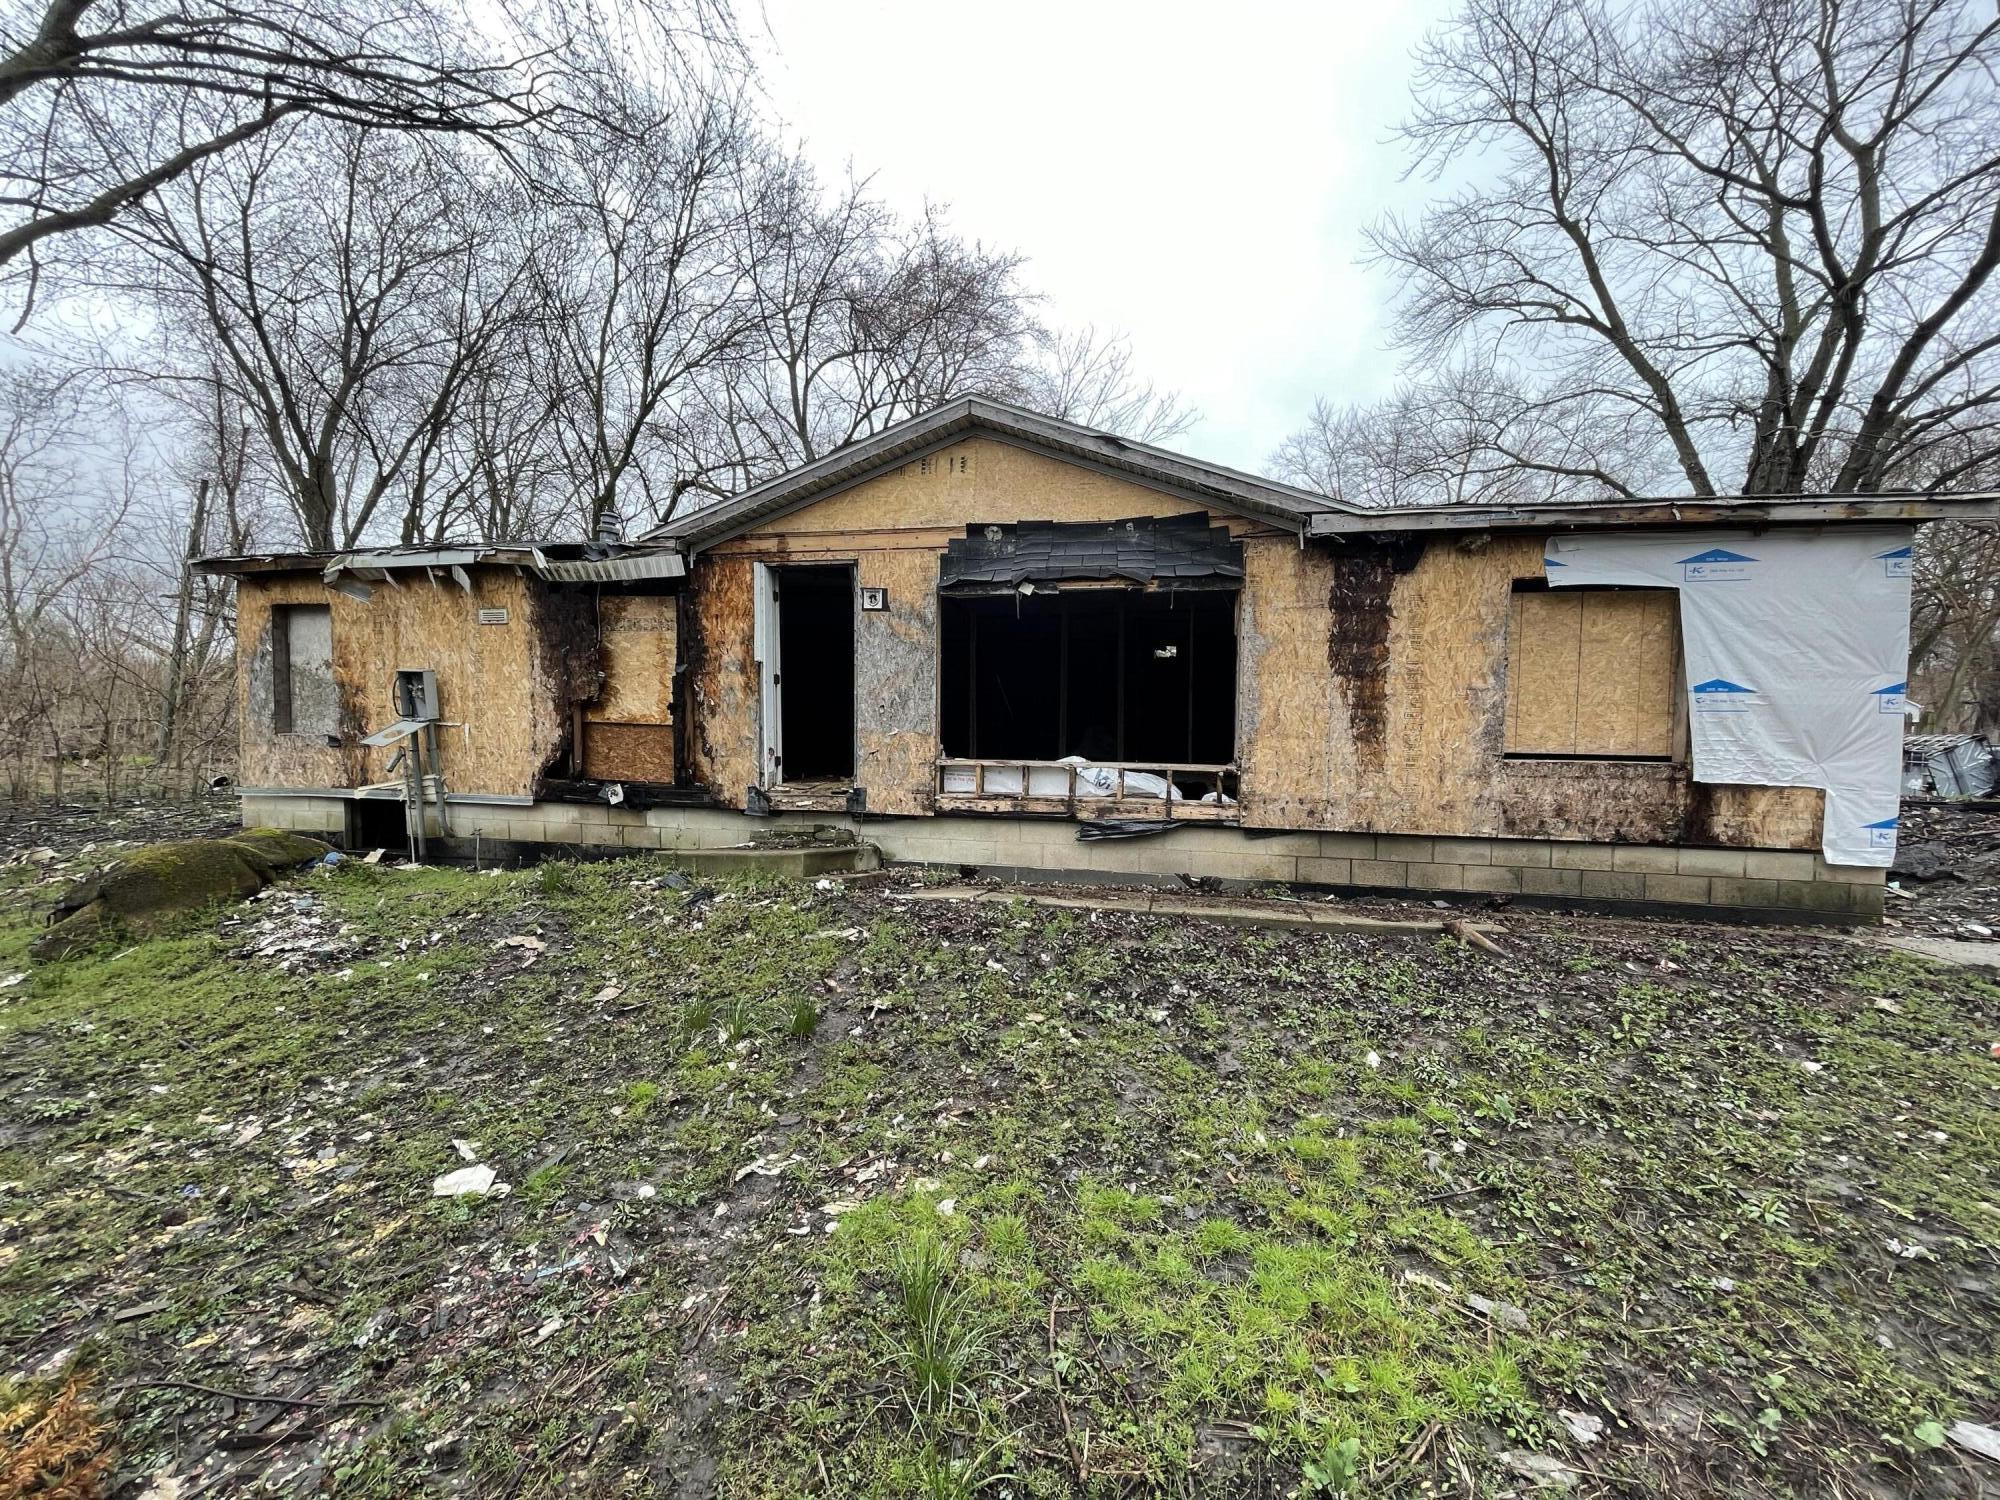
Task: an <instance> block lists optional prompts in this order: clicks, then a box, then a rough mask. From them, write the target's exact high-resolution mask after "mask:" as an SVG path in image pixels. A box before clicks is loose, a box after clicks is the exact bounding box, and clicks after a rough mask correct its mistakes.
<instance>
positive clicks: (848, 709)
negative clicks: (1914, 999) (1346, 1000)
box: [206, 399, 1996, 920]
mask: <svg viewBox="0 0 2000 1500" xmlns="http://www.w3.org/2000/svg"><path fill="white" fill-rule="evenodd" d="M1994 514H1996V508H1995V506H1994V504H1993V502H1992V501H1991V500H1990V499H1987V498H1972V499H1940V498H1917V497H1906V496H1884V497H1858V498H1857V497H1840V498H1837V499H1814V498H1798V499H1789V498H1787V499H1757V500H1742V501H1735V500H1698V501H1697V500H1661V501H1644V502H1626V501H1619V502H1600V503H1588V504H1556V505H1549V506H1545V507H1538V508H1532V509H1517V510H1487V509H1470V508H1462V507H1436V508H1425V509H1399V510H1371V509H1366V508H1359V507H1351V506H1346V505H1343V504H1341V503H1339V502H1338V501H1334V500H1329V499H1326V498H1324V497H1322V496H1318V495H1313V494H1310V493H1307V492H1305V491H1301V490H1297V489H1293V488H1291V487H1289V486H1286V485H1282V484H1277V483H1274V482H1272V481H1269V480H1265V479H1259V478H1255V477H1252V476H1250V475H1246V474H1241V473H1237V472H1235V471H1232V470H1229V469H1225V468H1221V467H1218V466H1216V465H1212V464H1207V463H1202V462H1200V461H1198V460H1195V459H1191V458H1186V457H1183V456H1180V455H1177V454H1173V453H1169V452H1165V451H1163V450H1161V449H1158V448H1154V447H1150V446H1148V445H1145V444H1141V443H1132V442H1127V441H1124V440H1121V439H1118V438H1115V437H1111V436H1107V435H1105V434H1103V433H1100V432H1095V431H1091V430H1089V429H1087V428H1083V427H1080V426H1077V425H1074V424H1072V423H1068V422H1064V421H1059V420H1055V419H1052V418H1048V417H1043V416H1038V415H1035V414H1033V413H1029V412H1025V411H1021V410H1018V409H1015V408H1012V407H1008V406H1004V405H1001V404H997V403H993V402H989V401H984V400H978V399H970V400H959V401H954V402H951V403H949V404H947V405H945V406H943V407H941V408H939V409H937V410H935V411H933V412H931V413H929V414H927V415H925V416H922V417H919V418H916V419H914V420H911V421H909V422H905V423H903V424H900V425H899V426H896V427H893V428H890V429H887V430H885V431H883V432H881V433H879V434H876V435H875V436H873V437H869V438H866V439H863V440H860V441H858V442H855V443H853V444H851V445H849V446H848V447H846V448H843V449H841V450H839V451H838V452H836V453H834V454H831V455H829V456H828V457H825V458H823V459H820V460H819V461H817V462H815V463H812V464H808V465H806V466H804V467H802V468H800V469H797V470H795V471H793V472H791V473H789V474H786V475H784V476H782V477H780V478H778V479H775V480H772V481H771V482H769V483H767V484H764V485H761V486H759V487H757V488H755V489H753V490H750V491H748V492H746V493H744V494H742V495H740V496H738V497H736V498H734V499H731V500H729V501H726V502H724V503H720V504H716V505H713V506H710V507H707V508H705V509H701V510H697V511H693V512H690V513H688V514H687V515H684V516H681V517H678V518H676V519H675V520H673V521H672V522H670V523H669V524H667V525H666V526H664V527H662V528H660V529H658V530H657V531H655V532H653V533H652V534H650V535H648V536H646V537H644V538H642V539H639V540H636V541H631V542H623V543H607V544H592V545H580V544H574V543H572V544H563V545H532V544H526V543H494V544H490V545H466V546H439V547H433V548H392V549H386V550H382V551H377V552H356V553H347V554H342V555H337V556H328V555H324V554H320V555H285V556H272V555H267V556H246V557H234V558H222V559H215V560H212V561H211V562H209V563H208V564H206V566H207V567H209V568H210V569H211V570H213V571H216V572H220V573H227V574H231V575H234V576H235V578H236V579H237V582H238V588H239V592H238V600H239V607H238V630H239V641H238V653H239V664H238V692H239V696H240V710H241V723H242V756H241V765H240V775H239V780H240V787H241V795H242V802H243V816H244V820H245V822H246V823H252V824H273V825H277V826H280V827H286V828H294V829H300V830H309V831H312V832H315V833H318V834H320V835H322V836H325V837H328V838H331V839H333V840H335V841H337V842H340V843H343V844H346V845H348V846H350V847H369V846H375V845H385V844H386V845H392V846H398V847H400V846H401V845H402V844H403V842H404V840H405V837H406V833H411V834H416V835H420V836H421V837H422V838H423V839H424V840H425V847H426V849H427V850H428V851H429V852H430V853H431V855H432V857H436V856H437V855H439V854H440V853H442V854H444V855H446V856H450V857H463V856H472V855H474V854H475V853H477V854H478V855H479V857H482V858H512V857H518V856H520V855H521V854H523V853H524V852H531V851H534V850H540V849H546V848H548V847H549V846H600V847H622V848H631V849H692V848H702V847H711V848H712V847H727V846H733V845H738V844H741V843H744V842H745V841H747V840H748V839H749V838H750V837H751V836H752V835H753V834H755V833H756V832H758V831H759V830H760V829H762V828H767V827H769V826H771V825H773V824H776V825H779V826H783V825H787V824H796V825H800V826H805V827H810V826H811V825H815V824H829V823H831V824H838V825H842V826H846V827H852V828H854V829H856V830H858V832H859V834H860V836H861V837H862V838H863V839H865V840H866V841H867V842H868V843H871V844H873V845H876V846H877V847H879V848H880V850H881V851H882V853H883V855H884V857H886V858H888V859H891V860H908V861H921V862H928V863H935V864H941V865H948V866H979V867H984V868H990V869H997V870H1004V871H1014V872H1038V873H1054V874H1063V875H1072V876H1075V875H1087V876H1093V877H1112V878H1118V877H1151V878H1160V877H1169V876H1174V875H1207V876H1214V877H1220V878H1223V879H1229V880H1249V881H1266V880H1272V881H1296V882H1302V883H1307V884H1312V885H1320V886H1327V887H1332V888H1335V889H1339V890H1358V891H1421V892H1481V893H1484V892H1506V893H1518V894H1521V895H1524V896H1529V897H1548V898H1557V899H1562V900H1568V901H1582V902H1609V903H1645V904H1647V905H1661V904H1666V905H1672V906H1690V905H1692V906H1710V907H1725V908H1735V909H1739V910H1745V911H1752V912H1758V913H1766V914H1768V913H1801V912H1804V913H1812V914H1818V915H1823V916H1831V917H1834V918H1837V919H1849V920H1853V919H1866V918H1869V917H1872V916H1874V915H1876V914H1879V912H1880V911H1881V906H1882V897H1883V885H1882V881H1883V875H1884V871H1885V869H1886V867H1887V865H1888V863H1889V861H1890V859H1891V858H1892V857H1893V852H1894V843H1895V822H1896V809H1897V796H1898V783H1899V776H1900V766H1901V760H1900V743H1901V731H1902V725H1903V700H1902V693H1903V686H1904V684H1903V678H1904V675H1905V672H1906V666H1907V662H1906V657H1907V647H1908V618H1909V572H1910V555H1911V554H1910V547H1911V539H1912V535H1913V530H1914V527H1915V526H1916V525H1918V524H1920V523H1921V522H1923V521H1924V520H1926V519H1930V518H1935V517H1941V516H1955V517H1973V516H1992V515H1994Z"/></svg>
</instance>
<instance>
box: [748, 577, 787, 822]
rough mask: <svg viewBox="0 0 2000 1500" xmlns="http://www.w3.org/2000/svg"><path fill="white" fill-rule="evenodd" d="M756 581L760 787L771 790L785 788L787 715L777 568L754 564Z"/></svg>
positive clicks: (753, 629)
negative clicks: (785, 710) (784, 704)
mask: <svg viewBox="0 0 2000 1500" xmlns="http://www.w3.org/2000/svg"><path fill="white" fill-rule="evenodd" d="M753 566H754V567H755V569H756V580H755V586H754V593H753V596H752V597H753V602H752V605H751V612H750V619H751V624H750V654H751V656H752V657H753V658H754V659H755V661H756V663H757V785H758V786H760V787H762V788H764V790H766V791H769V790H770V789H771V788H773V787H776V786H782V785H784V780H785V776H784V771H785V715H784V706H783V700H782V699H781V698H780V696H779V695H780V693H782V692H783V690H784V672H783V665H782V663H781V662H780V661H779V660H778V637H779V630H778V568H777V565H776V564H774V563H766V562H760V563H756V564H754V565H753Z"/></svg>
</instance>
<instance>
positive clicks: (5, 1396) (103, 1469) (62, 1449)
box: [0, 1370, 115, 1500]
mask: <svg viewBox="0 0 2000 1500" xmlns="http://www.w3.org/2000/svg"><path fill="white" fill-rule="evenodd" d="M106 1431H107V1428H106V1425H105V1423H104V1422H103V1421H102V1420H101V1419H100V1418H99V1416H98V1414H97V1408H96V1406H95V1405H94V1404H93V1403H92V1401H91V1399H90V1381H89V1379H88V1378H87V1377H86V1376H85V1375H84V1374H83V1373H82V1372H81V1371H78V1370H71V1371H70V1373H69V1374H68V1375H67V1376H66V1377H65V1378H64V1379H63V1380H62V1381H61V1382H60V1383H55V1382H47V1381H31V1382H26V1383H23V1384H18V1385H17V1384H15V1383H14V1382H12V1381H7V1380H0V1495H8V1496H14V1495H20V1496H34V1497H36V1500H95V1497H96V1496H97V1495H99V1494H100V1493H102V1491H103V1488H104V1481H105V1479H106V1477H107V1476H108V1474H109V1473H110V1469H111V1464H112V1460H113V1458H114V1457H115V1454H114V1453H113V1452H112V1450H111V1448H110V1447H109V1446H108V1444H107V1442H106Z"/></svg>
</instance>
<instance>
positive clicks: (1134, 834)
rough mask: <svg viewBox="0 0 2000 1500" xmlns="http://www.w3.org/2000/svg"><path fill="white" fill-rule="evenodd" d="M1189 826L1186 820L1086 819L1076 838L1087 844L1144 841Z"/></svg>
mask: <svg viewBox="0 0 2000 1500" xmlns="http://www.w3.org/2000/svg"><path fill="white" fill-rule="evenodd" d="M1187 826H1188V825H1187V819H1185V818H1085V819H1082V820H1081V821H1080V822H1079V823H1078V825H1077V830H1076V837H1077V841H1078V842H1079V843H1085V844H1090V843H1095V842H1096V841H1097V840H1099V839H1143V838H1150V837H1151V836H1152V835H1153V834H1156V833H1172V832H1173V831H1174V830H1175V829H1176V828H1185V827H1187Z"/></svg>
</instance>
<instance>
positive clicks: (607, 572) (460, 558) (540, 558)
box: [197, 542, 687, 586]
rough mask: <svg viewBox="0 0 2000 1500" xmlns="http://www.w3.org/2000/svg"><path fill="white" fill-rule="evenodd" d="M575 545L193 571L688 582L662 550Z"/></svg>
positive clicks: (394, 551) (275, 560)
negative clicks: (504, 571)
mask: <svg viewBox="0 0 2000 1500" xmlns="http://www.w3.org/2000/svg"><path fill="white" fill-rule="evenodd" d="M585 550H586V549H585V548H584V547H583V546H582V545H580V544H578V543H575V542H561V543H554V542H552V543H548V544H546V545H543V544H538V543H534V542H514V543H495V544H493V545H490V546H488V545H470V544H469V545H466V546H462V547H385V548H380V549H378V550H375V551H372V552H370V551H361V552H260V553H250V554H245V555H243V556H238V557H206V558H203V559H202V560H201V562H200V563H199V564H198V565H197V566H199V567H200V569H201V570H202V571H203V572H204V573H215V574H221V575H225V576H228V577H234V578H244V577H254V576H257V575H260V574H268V573H318V574H319V575H320V576H321V577H322V578H324V579H325V580H326V582H327V583H329V584H332V585H336V586H337V585H338V584H339V582H340V581H341V580H342V579H348V580H358V581H360V582H362V583H390V584H394V583H397V582H399V581H400V580H399V578H398V576H397V575H399V574H406V573H426V574H430V575H433V576H435V575H437V574H439V573H444V574H448V575H451V576H452V577H454V578H455V579H456V580H457V581H458V582H459V583H460V584H464V583H465V582H466V581H467V579H466V575H465V569H467V568H492V567H501V568H520V569H523V570H525V571H527V572H530V573H533V574H535V575H536V576H537V577H540V578H545V579H547V580H548V581H549V582H551V583H631V582H640V581H644V580H648V579H674V578H682V577H685V576H686V575H687V563H686V561H685V560H684V559H683V558H682V557H681V555H680V553H679V552H677V551H675V550H674V549H673V548H671V547H667V546H647V545H633V546H627V545H624V544H615V543H604V544H594V545H592V546H591V547H590V548H589V549H588V550H591V551H596V552H601V553H605V554H606V555H604V556H599V557H587V556H584V555H582V554H583V553H584V551H585Z"/></svg>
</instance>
